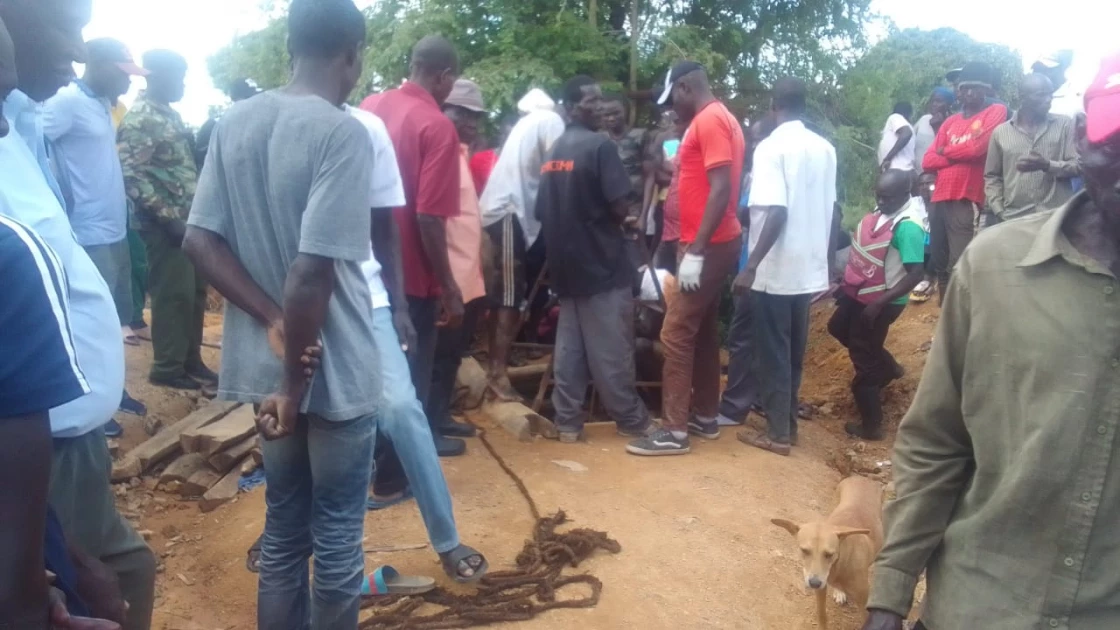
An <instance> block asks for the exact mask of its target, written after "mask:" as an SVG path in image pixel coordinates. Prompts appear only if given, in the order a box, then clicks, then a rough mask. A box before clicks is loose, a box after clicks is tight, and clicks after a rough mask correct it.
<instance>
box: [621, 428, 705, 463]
mask: <svg viewBox="0 0 1120 630" xmlns="http://www.w3.org/2000/svg"><path fill="white" fill-rule="evenodd" d="M690 450H691V445H690V444H689V442H688V436H685V437H683V438H680V439H678V438H676V437H673V434H672V432H671V431H669V430H668V429H658V430H657V431H654V432H653V433H651V434H650V435H649V436H648V437H644V438H639V439H637V440H634V441H633V442H631V443H629V444H627V445H626V452H627V453H632V454H634V455H645V456H647V457H649V456H658V455H684V454H686V453H688V452H689V451H690Z"/></svg>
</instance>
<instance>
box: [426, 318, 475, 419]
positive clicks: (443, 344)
mask: <svg viewBox="0 0 1120 630" xmlns="http://www.w3.org/2000/svg"><path fill="white" fill-rule="evenodd" d="M484 302H485V298H479V299H477V300H473V301H472V302H471V303H470V304H467V306H466V309H465V313H464V315H463V325H462V326H460V327H458V328H447V327H444V328H440V329H438V331H437V333H436V347H435V359H434V360H433V362H432V379H431V381H432V386H431V387H432V388H431V391H429V392H428V400H427V401H425V404H424V413H425V414H426V415H427V416H428V422H429V424H431V427H432V431H433V432H438V429H439V427H441V426H445V425H447V424H449V423H451V404H452V402H453V401H454V398H455V377H456V376H458V375H459V366H460V365H462V363H463V355H464V354H466V353H467V351H468V350H470V346H471V339H473V338H474V331H475V328H476V327H477V325H478V316H479V315H480V314H481V312H482V310H483V308H485V303H484Z"/></svg>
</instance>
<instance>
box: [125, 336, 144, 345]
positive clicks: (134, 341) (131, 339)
mask: <svg viewBox="0 0 1120 630" xmlns="http://www.w3.org/2000/svg"><path fill="white" fill-rule="evenodd" d="M124 344H125V345H126V346H138V345H140V336H139V335H128V336H126V337H125V338H124Z"/></svg>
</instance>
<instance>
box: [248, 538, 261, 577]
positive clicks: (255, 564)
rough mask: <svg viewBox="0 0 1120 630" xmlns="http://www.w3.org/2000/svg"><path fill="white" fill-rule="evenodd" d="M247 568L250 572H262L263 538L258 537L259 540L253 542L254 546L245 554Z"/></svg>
mask: <svg viewBox="0 0 1120 630" xmlns="http://www.w3.org/2000/svg"><path fill="white" fill-rule="evenodd" d="M245 568H246V569H247V570H248V571H249V573H260V572H261V539H260V538H257V541H256V542H255V543H253V546H252V547H249V551H248V553H246V555H245Z"/></svg>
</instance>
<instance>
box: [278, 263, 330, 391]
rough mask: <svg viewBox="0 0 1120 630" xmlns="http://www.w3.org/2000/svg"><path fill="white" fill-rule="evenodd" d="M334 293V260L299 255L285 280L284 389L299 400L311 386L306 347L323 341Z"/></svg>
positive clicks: (282, 388) (282, 389)
mask: <svg viewBox="0 0 1120 630" xmlns="http://www.w3.org/2000/svg"><path fill="white" fill-rule="evenodd" d="M333 292H334V259H331V258H324V257H322V256H314V255H311V254H299V255H298V256H296V259H295V260H294V261H292V266H291V267H290V268H289V269H288V278H287V280H285V282H284V307H283V311H284V333H285V338H284V382H283V386H282V387H281V390H280V391H281V392H282V393H284V394H285V395H286V396H288V397H289V398H291V399H293V400H295V401H297V402H298V401H299V400H300V399H301V398H303V394H304V391H305V390H306V388H307V379H306V375H305V374H304V368H303V363H302V362H301V360H300V357H301V355H302V354H303V352H304V349H305V348H310V347H312V346H315V345H316V344H318V342H319V333H320V331H322V329H323V322H325V321H326V319H327V306H328V304H330V300H331V293H333Z"/></svg>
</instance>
